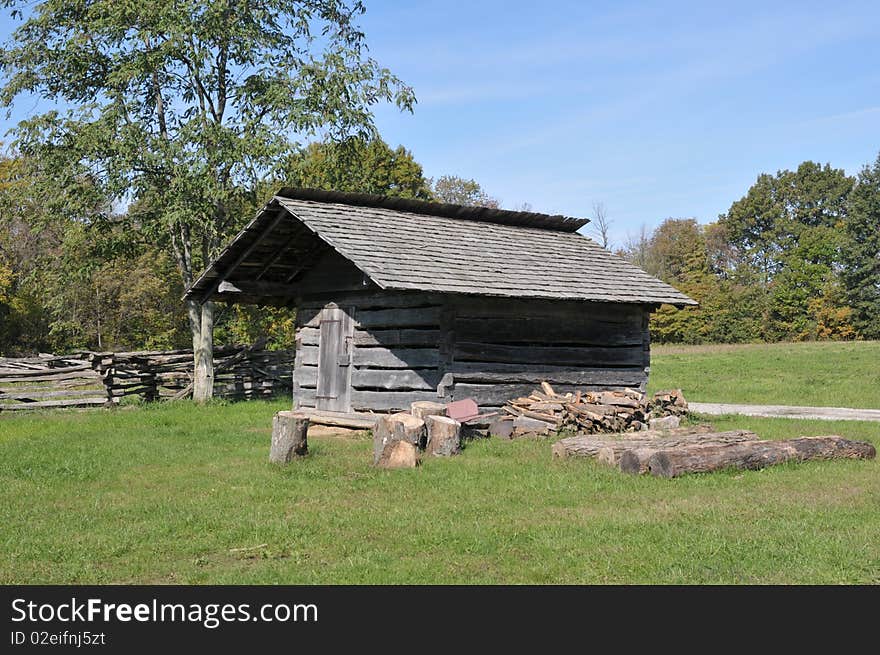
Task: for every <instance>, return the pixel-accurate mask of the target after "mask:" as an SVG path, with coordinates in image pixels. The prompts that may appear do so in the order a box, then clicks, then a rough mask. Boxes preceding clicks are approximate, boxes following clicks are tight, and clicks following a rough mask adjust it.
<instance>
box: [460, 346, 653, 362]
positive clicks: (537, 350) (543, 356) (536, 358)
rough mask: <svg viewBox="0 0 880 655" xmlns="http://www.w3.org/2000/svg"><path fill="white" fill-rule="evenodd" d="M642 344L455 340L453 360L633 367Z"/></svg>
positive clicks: (639, 357) (640, 359) (640, 354)
mask: <svg viewBox="0 0 880 655" xmlns="http://www.w3.org/2000/svg"><path fill="white" fill-rule="evenodd" d="M642 358H643V353H642V346H641V345H638V346H634V347H627V346H622V347H619V348H600V347H583V348H577V347H568V346H560V347H552V346H507V345H497V344H491V343H474V342H461V341H457V342H456V344H455V359H456V361H478V362H508V363H528V364H550V365H561V364H568V365H571V366H578V365H586V366H594V367H598V366H635V365H638V364H641V363H642Z"/></svg>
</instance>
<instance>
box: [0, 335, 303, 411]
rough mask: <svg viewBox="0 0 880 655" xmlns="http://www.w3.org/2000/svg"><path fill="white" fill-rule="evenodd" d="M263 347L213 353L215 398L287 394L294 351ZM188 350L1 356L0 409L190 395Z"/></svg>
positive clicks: (98, 403) (105, 403)
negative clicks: (127, 397) (126, 398)
mask: <svg viewBox="0 0 880 655" xmlns="http://www.w3.org/2000/svg"><path fill="white" fill-rule="evenodd" d="M261 348H262V344H257V345H256V346H249V347H242V346H229V347H223V348H216V349H215V350H214V395H215V396H216V397H220V398H227V399H235V400H244V399H250V398H265V397H270V396H273V395H275V394H279V393H285V394H289V393H291V391H292V384H293V381H292V375H293V360H294V351H292V350H262V349H261ZM192 378H193V354H192V351H191V350H171V351H138V352H119V353H112V352H78V353H73V354H71V355H40V356H38V357H25V358H0V412H3V411H11V410H27V409H40V408H51V407H88V406H110V405H116V404H118V403H119V402H120V400H121V399H122V398H124V397H126V396H138V397H140V398H141V399H143V400H144V401H147V402H152V401H157V400H163V399H170V398H187V397H190V396H191V395H192Z"/></svg>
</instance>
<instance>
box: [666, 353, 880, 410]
mask: <svg viewBox="0 0 880 655" xmlns="http://www.w3.org/2000/svg"><path fill="white" fill-rule="evenodd" d="M650 387H651V390H658V389H664V388H670V387H679V388H681V389H682V390H683V391H684V394H685V397H686V398H687V399H688V400H694V401H703V402H718V403H747V404H748V403H750V404H760V405H808V406H818V407H858V408H867V409H872V408H875V409H876V408H880V341H861V342H859V341H855V342H852V341H851V342H820V343H779V344H749V345H736V346H659V347H654V348H653V350H652V362H651V385H650Z"/></svg>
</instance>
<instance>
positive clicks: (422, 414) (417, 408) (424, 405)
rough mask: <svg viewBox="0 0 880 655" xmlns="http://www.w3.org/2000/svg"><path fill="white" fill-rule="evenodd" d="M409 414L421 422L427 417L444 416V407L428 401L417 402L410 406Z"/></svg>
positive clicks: (441, 404)
mask: <svg viewBox="0 0 880 655" xmlns="http://www.w3.org/2000/svg"><path fill="white" fill-rule="evenodd" d="M410 414H412V415H413V416H415V417H416V418H420V419H422V420H423V421H424V420H425V419H427V418H428V417H429V416H446V405H444V404H443V403H435V402H432V401H430V400H418V401H416V402H414V403H413V404H412V405H410Z"/></svg>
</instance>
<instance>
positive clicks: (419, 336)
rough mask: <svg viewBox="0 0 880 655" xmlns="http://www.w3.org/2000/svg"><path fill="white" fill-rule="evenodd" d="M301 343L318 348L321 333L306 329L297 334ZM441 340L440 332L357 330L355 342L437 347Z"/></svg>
mask: <svg viewBox="0 0 880 655" xmlns="http://www.w3.org/2000/svg"><path fill="white" fill-rule="evenodd" d="M297 336H298V337H299V338H300V343H302V345H304V346H317V345H318V340H319V338H320V332H319V330H318V329H317V328H310V327H305V328H301V329H300V330H299V332H297ZM439 338H440V331H439V330H431V329H425V330H418V329H404V330H393V329H392V330H371V331H369V332H368V331H366V330H356V331H355V333H354V338H353V342H354V345H355V346H386V347H391V346H436V344H437V341H438V340H439Z"/></svg>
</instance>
